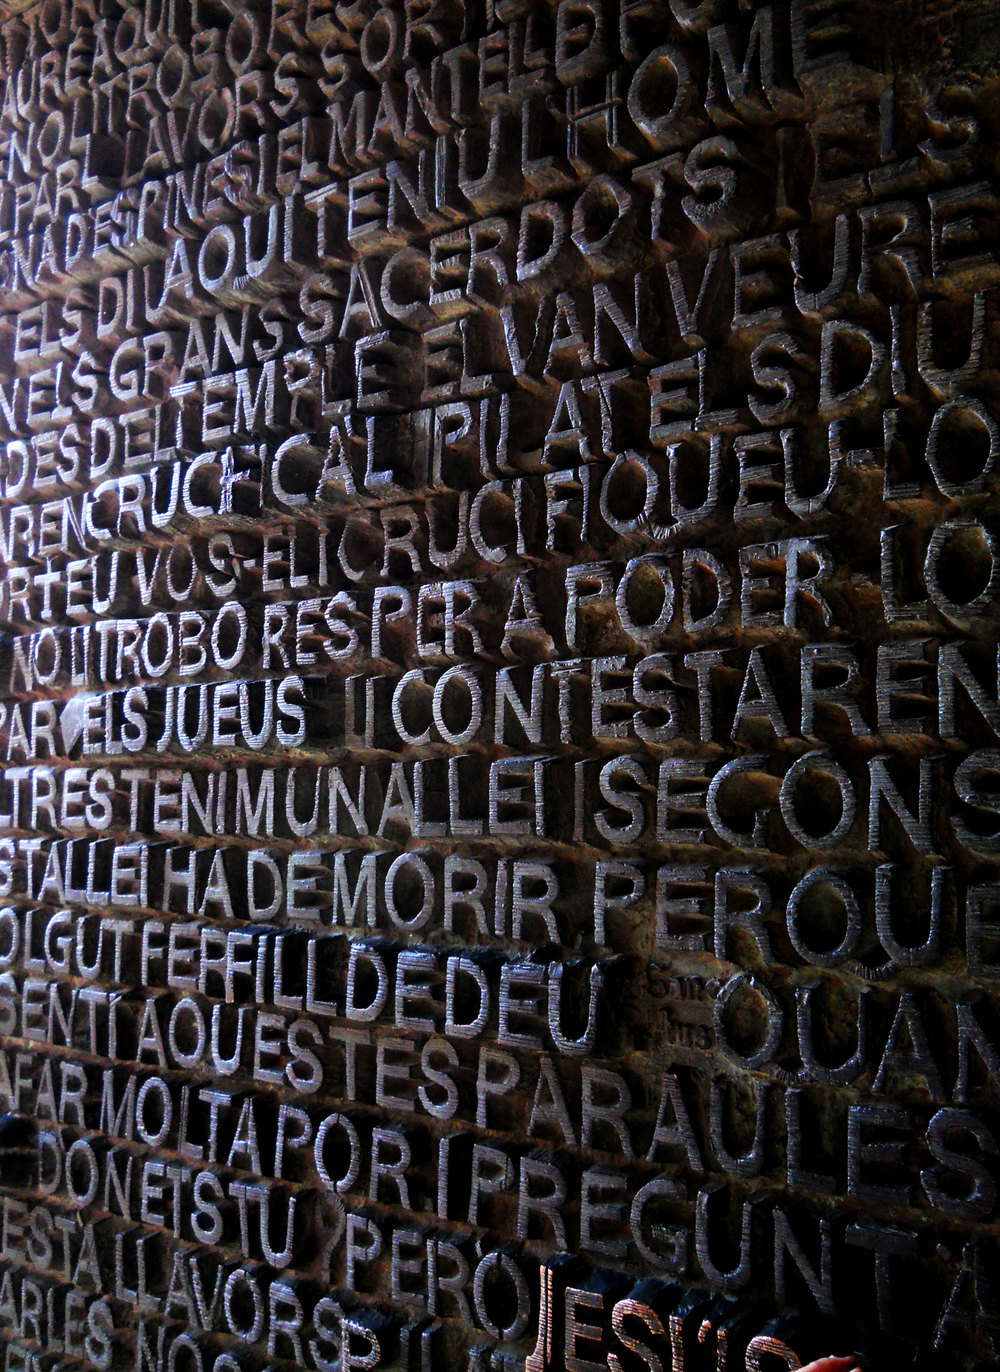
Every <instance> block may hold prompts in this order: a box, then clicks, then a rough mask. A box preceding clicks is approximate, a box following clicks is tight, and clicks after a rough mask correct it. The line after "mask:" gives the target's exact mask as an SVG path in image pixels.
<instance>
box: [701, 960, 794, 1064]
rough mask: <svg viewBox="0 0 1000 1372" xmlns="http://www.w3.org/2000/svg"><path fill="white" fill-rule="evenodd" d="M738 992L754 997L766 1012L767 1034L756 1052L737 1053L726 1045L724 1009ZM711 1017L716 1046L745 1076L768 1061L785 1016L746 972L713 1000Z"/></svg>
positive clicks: (769, 995)
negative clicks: (756, 997)
mask: <svg viewBox="0 0 1000 1372" xmlns="http://www.w3.org/2000/svg"><path fill="white" fill-rule="evenodd" d="M738 991H749V992H751V993H752V994H754V995H756V996H758V997H759V999H760V1001H761V1003H762V1004H763V1006H764V1007H765V1010H766V1012H767V1033H766V1034H765V1035H764V1041H763V1043H762V1044H761V1045H760V1047H759V1048H757V1049H755V1050H754V1051H753V1052H751V1053H741V1052H740V1050H739V1049H738V1048H737V1047H736V1046H735V1045H734V1044H733V1043H732V1042H731V1041H730V1039H729V1030H728V1028H727V1026H726V1020H725V1011H726V1007H727V1006H728V1004H729V1002H730V1001H731V1000H732V999H733V997H734V996H735V995H736V994H737V992H738ZM712 1013H713V1018H714V1021H715V1038H716V1042H717V1043H718V1045H719V1048H720V1049H721V1051H722V1053H723V1055H724V1056H725V1057H726V1058H727V1059H728V1060H729V1061H730V1062H731V1063H732V1064H733V1065H734V1066H735V1067H740V1068H742V1069H743V1070H744V1071H745V1072H752V1071H753V1070H754V1069H755V1068H758V1067H763V1066H764V1065H765V1063H768V1062H771V1061H772V1059H773V1058H774V1055H775V1053H776V1052H777V1051H778V1046H779V1044H780V1043H781V1036H782V1034H783V1032H784V1028H785V1014H784V1011H783V1010H782V1008H781V1006H780V1005H779V1004H778V1002H777V1000H776V999H775V997H774V993H773V992H772V991H771V989H770V988H769V987H767V986H764V985H763V984H762V983H761V982H759V981H757V979H756V978H755V977H753V976H751V975H750V973H749V972H737V974H736V976H734V977H730V979H729V980H728V981H727V982H726V984H725V986H723V988H722V989H721V991H720V992H719V994H718V995H717V996H716V998H715V1001H714V1004H713V1006H712Z"/></svg>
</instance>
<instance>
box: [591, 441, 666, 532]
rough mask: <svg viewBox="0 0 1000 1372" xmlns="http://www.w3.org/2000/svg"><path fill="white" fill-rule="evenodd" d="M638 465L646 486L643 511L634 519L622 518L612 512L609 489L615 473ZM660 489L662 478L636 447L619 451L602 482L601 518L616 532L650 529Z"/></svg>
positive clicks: (622, 472) (623, 472)
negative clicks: (622, 451)
mask: <svg viewBox="0 0 1000 1372" xmlns="http://www.w3.org/2000/svg"><path fill="white" fill-rule="evenodd" d="M630 467H631V468H635V467H638V468H639V470H640V471H641V472H642V476H643V481H644V483H645V487H646V494H645V497H644V499H643V505H642V513H641V514H638V515H636V516H635V517H634V518H633V519H620V518H619V517H618V516H617V515H614V514H612V513H611V508H610V501H609V496H608V490H609V487H610V486H611V482H612V481H613V480H614V477H615V474H616V473H618V474H620V475H624V474H625V472H626V471H627V470H628V469H629V468H630ZM659 490H660V478H659V477H658V476H657V474H656V472H655V471H654V469H653V467H652V466H651V465H650V463H649V462H648V461H647V460H646V458H644V457H643V456H642V454H641V453H637V452H636V451H635V449H634V448H631V449H629V451H628V452H626V453H619V454H618V456H617V457H616V458H615V460H614V462H612V464H611V466H610V467H609V469H608V471H607V473H606V475H605V477H604V480H603V481H602V482H601V495H600V500H599V502H598V504H599V506H600V511H601V518H602V519H603V520H604V522H605V524H607V526H608V528H609V529H612V530H613V531H614V532H615V533H616V534H635V533H638V532H639V531H640V530H641V529H648V528H651V526H652V516H653V508H654V506H655V505H656V497H657V495H658V494H659Z"/></svg>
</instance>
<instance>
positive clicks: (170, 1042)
mask: <svg viewBox="0 0 1000 1372" xmlns="http://www.w3.org/2000/svg"><path fill="white" fill-rule="evenodd" d="M185 1015H187V1016H190V1017H191V1018H193V1020H194V1025H195V1034H196V1040H195V1047H194V1048H193V1049H191V1050H190V1051H188V1052H185V1051H184V1050H183V1049H182V1048H181V1046H180V1044H179V1043H178V1041H177V1035H178V1032H179V1031H180V1032H183V1026H182V1025H181V1024H180V1023H179V1021H180V1020H182V1019H183V1018H184V1016H185ZM207 1038H208V1030H207V1029H206V1027H205V1020H204V1017H203V1015H202V1013H201V1007H200V1005H199V1004H198V1002H197V1001H196V1000H194V999H193V997H191V996H184V997H183V999H181V1000H179V1001H178V1002H177V1004H176V1005H175V1006H174V1008H173V1009H172V1010H171V1012H170V1023H169V1024H168V1025H167V1046H168V1047H169V1049H170V1052H171V1054H172V1055H173V1058H174V1061H175V1062H176V1063H177V1065H178V1066H179V1067H188V1068H192V1067H197V1066H198V1064H199V1063H200V1062H201V1059H202V1056H203V1054H204V1052H205V1043H206V1040H207Z"/></svg>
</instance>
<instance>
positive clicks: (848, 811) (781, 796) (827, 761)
mask: <svg viewBox="0 0 1000 1372" xmlns="http://www.w3.org/2000/svg"><path fill="white" fill-rule="evenodd" d="M814 771H815V772H821V773H823V775H824V776H829V777H832V778H833V780H834V781H835V782H836V783H837V788H838V789H839V791H840V819H839V820H838V821H837V823H836V824H835V825H834V826H833V828H832V829H829V830H828V831H827V832H826V833H825V834H810V833H809V832H807V830H805V829H803V827H802V825H801V824H800V823H799V817H798V815H797V814H796V812H795V792H796V790H797V788H798V786H799V783H800V782H801V781H802V780H803V778H804V777H805V776H806V775H807V774H808V773H809V772H814ZM778 804H779V806H780V808H781V817H782V819H783V820H784V821H785V824H786V825H787V827H788V832H789V833H790V834H791V836H792V838H794V839H795V841H796V842H797V843H801V844H802V846H803V848H834V847H836V845H837V844H838V843H840V842H842V840H843V839H845V838H846V837H847V835H848V834H849V833H850V831H851V827H852V825H853V824H854V819H855V816H856V815H857V812H858V802H857V797H856V795H855V792H854V783H853V781H852V780H851V778H850V777H849V776H848V774H847V772H846V771H845V770H844V768H843V767H841V765H840V763H839V762H835V761H834V759H833V758H832V757H830V755H829V754H828V753H822V752H811V753H806V754H805V755H804V756H803V757H800V758H796V760H795V761H794V762H793V763H792V765H791V767H789V769H788V771H787V772H786V773H785V775H784V777H783V779H782V782H781V790H780V791H779V792H778ZM810 808H812V807H810Z"/></svg>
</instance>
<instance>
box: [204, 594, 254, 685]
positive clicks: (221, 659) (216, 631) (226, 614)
mask: <svg viewBox="0 0 1000 1372" xmlns="http://www.w3.org/2000/svg"><path fill="white" fill-rule="evenodd" d="M230 618H235V620H236V646H235V648H234V649H233V651H232V652H231V653H229V654H228V656H227V655H225V654H224V653H223V651H222V635H223V632H224V631H226V629H227V627H228V626H227V620H228V619H230ZM247 633H248V625H247V612H246V610H245V609H244V607H243V606H242V605H241V604H240V603H239V601H237V600H227V601H226V603H225V605H223V606H222V608H221V609H220V611H219V613H218V614H217V615H216V617H215V619H214V620H213V622H212V640H211V642H212V659H213V661H214V662H215V665H216V666H217V667H221V668H222V670H223V671H224V672H231V671H232V670H233V669H234V668H235V667H238V666H239V664H240V663H241V662H242V661H243V654H244V653H245V652H246V647H247Z"/></svg>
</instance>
